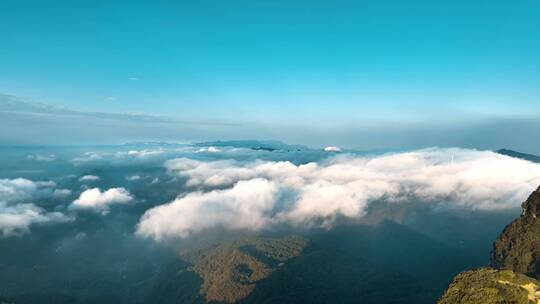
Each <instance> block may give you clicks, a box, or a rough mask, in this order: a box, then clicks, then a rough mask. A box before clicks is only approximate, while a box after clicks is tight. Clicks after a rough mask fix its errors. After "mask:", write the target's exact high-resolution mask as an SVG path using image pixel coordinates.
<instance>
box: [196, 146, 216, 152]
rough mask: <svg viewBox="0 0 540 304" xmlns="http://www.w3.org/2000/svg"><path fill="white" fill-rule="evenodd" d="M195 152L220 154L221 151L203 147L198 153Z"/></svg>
mask: <svg viewBox="0 0 540 304" xmlns="http://www.w3.org/2000/svg"><path fill="white" fill-rule="evenodd" d="M197 152H210V153H217V152H221V150H220V149H218V148H216V147H204V148H200V149H199V151H197Z"/></svg>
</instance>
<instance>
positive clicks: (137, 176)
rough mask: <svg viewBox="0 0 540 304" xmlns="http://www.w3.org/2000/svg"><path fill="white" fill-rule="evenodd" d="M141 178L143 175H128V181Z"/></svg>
mask: <svg viewBox="0 0 540 304" xmlns="http://www.w3.org/2000/svg"><path fill="white" fill-rule="evenodd" d="M139 179H141V177H140V176H139V175H131V176H126V180H128V181H136V180H139Z"/></svg>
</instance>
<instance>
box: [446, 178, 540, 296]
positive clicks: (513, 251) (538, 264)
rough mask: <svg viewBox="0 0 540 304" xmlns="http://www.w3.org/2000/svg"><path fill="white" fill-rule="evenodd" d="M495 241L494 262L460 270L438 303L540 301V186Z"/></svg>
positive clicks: (492, 258) (492, 253) (492, 255)
mask: <svg viewBox="0 0 540 304" xmlns="http://www.w3.org/2000/svg"><path fill="white" fill-rule="evenodd" d="M522 207H523V212H522V214H521V216H520V217H519V218H517V219H515V220H514V221H513V222H512V223H510V224H509V225H508V226H506V227H505V228H504V230H503V232H502V233H501V235H499V237H498V238H497V240H495V243H494V244H493V250H492V252H491V265H492V266H493V267H494V268H495V269H492V268H481V269H476V270H471V271H465V272H462V273H460V274H459V275H457V276H456V277H455V278H454V281H453V282H452V283H451V284H450V286H449V287H448V289H447V290H446V292H445V293H444V295H443V296H442V297H441V298H440V299H439V301H438V303H439V304H469V303H470V304H473V303H474V304H482V303H485V304H498V303H515V304H529V303H534V304H539V303H540V282H539V281H537V280H536V279H538V278H540V188H538V189H537V190H536V191H534V192H533V193H531V195H530V196H529V198H528V199H527V200H526V201H525V202H524V203H523V204H522Z"/></svg>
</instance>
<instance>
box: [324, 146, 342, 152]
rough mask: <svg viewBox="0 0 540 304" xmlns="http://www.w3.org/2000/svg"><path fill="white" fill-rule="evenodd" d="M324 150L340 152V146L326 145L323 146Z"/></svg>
mask: <svg viewBox="0 0 540 304" xmlns="http://www.w3.org/2000/svg"><path fill="white" fill-rule="evenodd" d="M324 151H325V152H341V148H340V147H335V146H328V147H325V148H324Z"/></svg>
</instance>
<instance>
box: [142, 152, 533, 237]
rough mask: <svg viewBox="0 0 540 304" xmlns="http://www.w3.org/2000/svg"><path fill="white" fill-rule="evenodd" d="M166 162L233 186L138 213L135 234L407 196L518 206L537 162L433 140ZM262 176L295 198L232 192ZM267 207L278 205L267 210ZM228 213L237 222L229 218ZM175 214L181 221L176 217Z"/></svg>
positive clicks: (322, 215) (326, 215)
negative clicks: (338, 151) (311, 159)
mask: <svg viewBox="0 0 540 304" xmlns="http://www.w3.org/2000/svg"><path fill="white" fill-rule="evenodd" d="M165 166H166V168H167V169H168V171H169V172H170V173H171V174H177V175H180V176H185V177H187V178H188V180H187V184H188V185H189V186H192V187H202V189H204V188H208V187H210V188H212V187H219V188H223V187H232V188H230V189H227V190H216V191H212V192H208V193H204V192H195V193H194V194H188V195H187V196H186V197H184V198H180V199H177V200H175V201H174V202H172V203H170V204H167V205H163V206H159V207H156V208H154V209H151V210H149V211H148V212H147V213H146V214H145V216H143V218H142V219H141V222H140V225H139V234H142V235H148V236H151V237H154V238H157V239H162V238H167V237H172V236H175V235H176V236H179V237H185V236H187V235H189V234H190V233H191V232H196V231H200V230H202V229H205V228H207V227H213V226H216V225H223V226H225V227H235V228H238V226H242V227H244V228H252V229H259V228H260V227H262V226H265V225H268V224H270V223H278V222H287V223H291V224H296V225H307V226H310V225H314V224H317V225H323V226H330V225H332V223H333V221H334V219H335V218H336V216H338V215H341V216H346V217H353V218H356V217H361V216H363V215H364V214H365V212H366V210H367V207H368V206H369V204H370V203H373V202H375V201H379V200H385V201H387V202H393V203H406V202H407V201H409V199H410V198H411V197H412V198H416V199H418V200H420V201H423V202H424V203H426V204H429V205H432V206H436V207H447V208H467V209H476V210H500V209H508V208H518V207H519V205H520V203H521V202H522V201H523V200H524V199H525V198H526V197H527V196H528V194H529V193H530V192H531V191H532V190H534V189H535V188H536V187H538V185H539V184H540V165H539V164H534V163H531V162H527V161H524V160H520V159H516V158H511V157H508V156H503V155H499V154H496V153H493V152H490V151H476V150H465V149H437V148H433V149H424V150H418V151H413V152H407V153H393V154H385V155H380V156H373V157H359V156H353V155H343V154H342V155H338V156H335V157H331V158H329V159H327V160H326V161H323V162H321V163H308V164H304V165H295V164H293V163H290V162H272V161H264V162H263V161H255V162H250V163H241V162H238V161H234V160H220V161H211V162H203V161H197V160H192V159H187V158H178V159H173V160H169V161H167V162H166V163H165ZM262 180H265V181H266V182H262ZM241 181H245V182H241ZM252 181H253V183H250V182H252ZM255 181H256V182H255ZM266 184H271V185H272V189H273V190H272V191H270V192H271V193H276V192H277V191H283V192H287V193H291V194H292V195H291V197H292V199H289V200H288V201H283V200H282V199H281V196H276V195H268V196H262V195H261V196H255V197H254V198H250V199H249V200H236V199H233V198H231V195H232V194H231V193H237V191H239V190H238V189H237V187H240V186H241V187H240V188H241V189H245V188H246V187H248V186H246V185H249V187H250V191H253V192H257V191H261V192H264V191H265V190H267V189H268V187H267V186H266ZM256 188H259V189H256ZM266 198H271V199H270V200H271V201H270V202H268V201H267V200H266ZM193 202H195V203H193ZM244 204H245V205H246V206H244ZM184 205H185V206H184ZM259 206H265V207H264V208H259ZM237 208H242V210H245V209H249V210H252V214H251V216H253V219H256V220H255V221H245V220H244V219H243V218H242V216H241V215H243V213H241V211H238V212H240V215H239V214H237V213H236V209H237ZM268 208H270V209H273V208H278V209H279V210H278V211H275V210H274V211H275V212H273V213H267V212H266V211H267V210H268ZM257 211H259V212H257ZM233 215H234V216H233ZM232 217H236V218H237V219H238V222H239V223H242V224H235V223H234V221H230V220H229V219H230V218H232ZM162 219H164V223H163V224H162V223H161V221H162ZM175 219H177V220H178V222H179V223H176V224H174V222H175Z"/></svg>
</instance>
